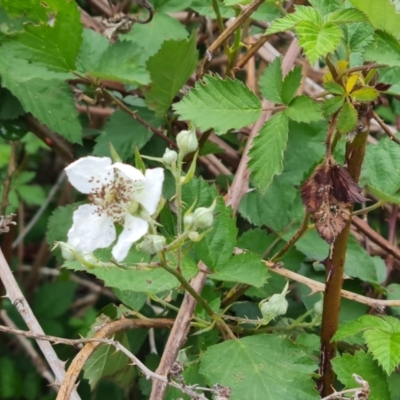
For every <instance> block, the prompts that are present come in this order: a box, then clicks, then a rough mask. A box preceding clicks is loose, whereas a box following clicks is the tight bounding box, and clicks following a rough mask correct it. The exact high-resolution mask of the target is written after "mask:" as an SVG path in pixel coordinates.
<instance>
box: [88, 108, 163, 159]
mask: <svg viewBox="0 0 400 400" xmlns="http://www.w3.org/2000/svg"><path fill="white" fill-rule="evenodd" d="M137 114H138V115H139V116H140V117H141V118H143V119H144V120H145V121H146V122H148V123H149V124H150V125H151V126H153V127H155V128H157V127H159V126H160V125H161V123H162V121H161V120H160V119H159V118H156V117H154V113H153V112H152V111H149V110H148V109H146V108H138V109H137ZM152 136H153V133H152V132H151V131H150V130H148V129H147V128H146V127H145V126H144V125H143V124H141V123H140V122H138V121H137V120H135V119H134V118H133V117H131V116H130V115H129V114H127V113H126V112H124V111H122V110H117V111H115V112H114V113H113V114H112V115H111V117H110V118H109V120H108V121H107V123H106V124H105V125H104V128H103V132H102V133H101V134H100V135H99V136H98V137H97V138H96V145H95V147H94V149H93V154H94V155H96V156H106V157H109V156H110V143H111V144H112V145H113V146H114V149H115V151H116V152H117V153H118V155H119V156H120V157H121V159H122V161H126V160H127V159H128V158H130V157H132V156H133V152H134V149H135V147H137V148H138V149H139V150H140V149H141V148H142V147H143V146H144V145H145V144H146V143H147V142H148V141H149V140H150V138H151V137H152Z"/></svg>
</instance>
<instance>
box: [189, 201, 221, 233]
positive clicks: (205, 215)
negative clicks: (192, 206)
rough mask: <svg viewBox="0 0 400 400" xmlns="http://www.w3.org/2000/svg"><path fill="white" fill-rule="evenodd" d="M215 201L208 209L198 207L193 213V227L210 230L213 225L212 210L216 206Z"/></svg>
mask: <svg viewBox="0 0 400 400" xmlns="http://www.w3.org/2000/svg"><path fill="white" fill-rule="evenodd" d="M216 204H217V203H216V201H215V200H214V202H213V203H212V204H211V206H210V207H208V208H206V207H199V208H198V209H197V210H195V211H194V213H193V220H194V225H195V226H196V227H197V228H200V229H204V228H210V227H211V226H212V224H213V221H214V215H213V212H214V209H215V205H216Z"/></svg>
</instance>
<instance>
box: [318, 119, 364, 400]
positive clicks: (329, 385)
mask: <svg viewBox="0 0 400 400" xmlns="http://www.w3.org/2000/svg"><path fill="white" fill-rule="evenodd" d="M362 122H363V126H365V127H367V129H366V130H365V132H360V133H358V134H357V135H356V137H355V139H354V140H353V142H352V143H347V146H346V161H347V165H348V167H347V169H348V171H349V174H350V176H351V177H352V178H353V180H354V181H355V182H358V179H359V177H360V172H361V165H362V162H363V160H364V155H365V147H366V144H367V138H368V134H369V122H370V121H369V120H368V119H367V118H365V117H364V118H362ZM350 226H351V219H350V220H349V221H348V222H347V224H346V226H345V228H344V229H343V231H342V232H341V233H340V235H339V236H338V237H337V238H336V241H335V243H334V245H333V249H332V253H331V256H330V257H328V258H327V260H326V264H325V267H326V273H327V280H326V288H325V296H324V307H323V314H322V326H321V362H320V375H321V379H320V382H319V383H320V392H321V395H322V396H328V395H329V394H331V393H332V392H333V390H334V389H333V388H334V383H335V373H334V372H333V369H332V365H331V361H332V359H333V358H334V357H335V354H336V349H337V343H336V342H332V337H333V335H334V334H335V333H336V331H337V328H338V324H339V312H340V299H341V290H342V286H343V274H344V263H345V259H346V250H347V243H348V240H349V234H350Z"/></svg>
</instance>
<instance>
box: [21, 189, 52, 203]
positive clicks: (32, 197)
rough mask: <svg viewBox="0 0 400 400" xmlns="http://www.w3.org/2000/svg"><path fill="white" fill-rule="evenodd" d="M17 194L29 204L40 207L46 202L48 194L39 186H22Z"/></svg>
mask: <svg viewBox="0 0 400 400" xmlns="http://www.w3.org/2000/svg"><path fill="white" fill-rule="evenodd" d="M17 193H18V194H19V196H20V197H21V199H22V200H24V201H25V203H27V204H31V205H36V206H40V205H42V204H43V203H44V201H45V200H46V192H45V191H44V189H43V188H42V187H41V186H39V185H22V186H20V187H18V189H17Z"/></svg>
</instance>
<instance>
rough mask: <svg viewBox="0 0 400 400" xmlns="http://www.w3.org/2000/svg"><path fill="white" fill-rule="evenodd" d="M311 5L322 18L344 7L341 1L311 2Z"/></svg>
mask: <svg viewBox="0 0 400 400" xmlns="http://www.w3.org/2000/svg"><path fill="white" fill-rule="evenodd" d="M309 3H310V4H311V5H312V6H313V7H314V8H316V9H317V10H318V11H319V12H320V13H321V15H322V16H325V15H326V14H329V13H332V12H334V11H336V10H338V9H340V8H341V6H342V3H341V1H340V0H309Z"/></svg>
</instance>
